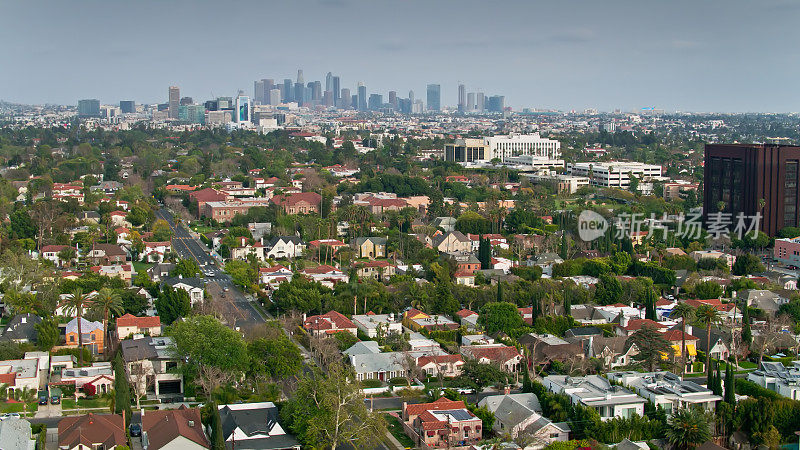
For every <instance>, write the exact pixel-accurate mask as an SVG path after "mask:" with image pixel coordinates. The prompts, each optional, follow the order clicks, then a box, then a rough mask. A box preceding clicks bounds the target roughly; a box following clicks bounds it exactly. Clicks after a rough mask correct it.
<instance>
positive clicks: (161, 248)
mask: <svg viewBox="0 0 800 450" xmlns="http://www.w3.org/2000/svg"><path fill="white" fill-rule="evenodd" d="M171 251H172V242H170V241H164V242H145V243H144V250H143V251H142V254H141V255H139V259H141V260H142V261H145V262H151V263H161V262H164V255H166V254H167V253H169V252H171Z"/></svg>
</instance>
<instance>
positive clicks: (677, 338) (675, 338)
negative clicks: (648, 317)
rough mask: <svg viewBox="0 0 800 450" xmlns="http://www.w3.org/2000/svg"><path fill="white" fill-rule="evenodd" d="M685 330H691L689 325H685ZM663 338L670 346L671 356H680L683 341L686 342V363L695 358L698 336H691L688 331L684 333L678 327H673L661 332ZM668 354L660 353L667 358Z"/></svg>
mask: <svg viewBox="0 0 800 450" xmlns="http://www.w3.org/2000/svg"><path fill="white" fill-rule="evenodd" d="M687 331H692V329H691V327H690V326H687ZM702 334H705V333H702ZM662 336H663V337H664V339H665V340H666V341H667V342H669V344H670V345H671V346H672V357H673V358H676V359H677V358H681V352H682V351H683V343H684V342H686V361H687V364H688V363H691V362H694V360H695V358H697V343H698V342H699V340H698V338H697V337H695V336H692V335H691V334H689V333H686V332H684V331H682V330H680V329H677V328H673V329H671V330H667V331H665V332H663V333H662ZM669 357H670V355H666V354H664V355H662V358H663V359H668V358H669Z"/></svg>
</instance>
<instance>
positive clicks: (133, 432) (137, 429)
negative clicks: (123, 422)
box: [129, 423, 142, 437]
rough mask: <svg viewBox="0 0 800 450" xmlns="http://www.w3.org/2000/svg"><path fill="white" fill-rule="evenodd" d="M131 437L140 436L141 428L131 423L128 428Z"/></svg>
mask: <svg viewBox="0 0 800 450" xmlns="http://www.w3.org/2000/svg"><path fill="white" fill-rule="evenodd" d="M129 429H130V432H131V437H138V436H141V435H142V426H141V425H140V424H138V423H132V424H131V426H130V428H129Z"/></svg>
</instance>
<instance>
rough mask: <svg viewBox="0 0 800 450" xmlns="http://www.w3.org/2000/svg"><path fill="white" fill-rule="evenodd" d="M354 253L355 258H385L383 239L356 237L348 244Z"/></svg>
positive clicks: (384, 241)
mask: <svg viewBox="0 0 800 450" xmlns="http://www.w3.org/2000/svg"><path fill="white" fill-rule="evenodd" d="M350 245H351V246H352V247H353V249H354V250H355V252H356V258H369V259H375V258H385V257H386V238H385V237H358V238H355V239H353V240H352V241H351V242H350Z"/></svg>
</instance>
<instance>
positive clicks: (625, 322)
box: [619, 314, 628, 327]
mask: <svg viewBox="0 0 800 450" xmlns="http://www.w3.org/2000/svg"><path fill="white" fill-rule="evenodd" d="M619 325H620V326H621V327H627V326H628V316H626V315H625V314H622V318H621V319H620V320H619Z"/></svg>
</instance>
